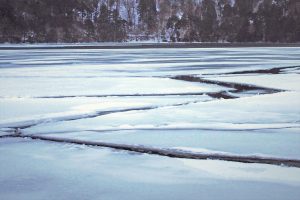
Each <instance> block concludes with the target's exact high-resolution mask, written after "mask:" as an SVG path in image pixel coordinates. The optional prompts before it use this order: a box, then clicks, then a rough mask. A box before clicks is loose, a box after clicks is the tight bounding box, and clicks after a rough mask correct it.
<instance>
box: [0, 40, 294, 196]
mask: <svg viewBox="0 0 300 200" xmlns="http://www.w3.org/2000/svg"><path fill="white" fill-rule="evenodd" d="M28 46H29V47H30V45H28ZM14 47H17V46H14ZM23 47H24V46H23ZM31 47H32V46H31ZM34 47H39V46H38V45H35V46H34ZM43 47H47V45H46V44H45V45H43ZM51 47H55V45H54V46H53V45H52V46H51ZM0 51H1V52H0V136H3V135H8V134H12V133H14V132H15V131H16V129H15V128H19V129H18V131H20V132H21V133H22V134H24V135H26V134H29V135H43V136H55V137H58V138H70V139H84V140H87V141H100V142H110V143H115V144H128V145H141V146H151V147H155V148H168V149H174V150H182V151H189V152H197V153H206V154H216V153H218V154H224V155H242V156H248V155H258V156H262V157H275V158H290V159H300V151H299V149H300V134H299V133H300V101H299V99H300V79H299V77H300V75H299V69H297V68H286V69H283V70H282V71H281V73H280V74H253V73H251V74H230V73H232V72H242V71H251V70H261V69H272V68H277V67H295V66H299V63H300V48H209V49H205V48H199V49H181V48H178V49H151V48H149V49H55V48H53V49H30V48H29V49H26V48H25V49H15V50H0ZM224 73H226V74H224ZM177 75H187V76H196V77H201V78H203V79H207V80H214V81H223V82H230V83H241V84H249V85H256V86H259V87H264V88H274V89H280V90H283V91H280V92H277V93H272V92H271V93H270V92H269V93H268V92H265V93H267V94H265V93H264V92H263V91H260V90H249V91H247V90H245V91H241V92H240V93H238V94H237V93H234V91H235V89H234V88H230V87H224V86H221V85H217V84H208V83H200V82H191V81H189V80H176V79H172V77H174V76H177ZM262 90H263V89H262ZM219 92H228V93H229V94H231V95H233V96H236V97H238V98H235V99H222V98H215V97H214V95H212V94H213V93H215V94H218V93H219ZM261 92H262V93H261ZM0 155H1V156H0V199H22V200H23V199H30V200H31V199H99V198H100V199H199V198H203V199H224V198H225V199H226V198H227V199H297V197H298V196H300V193H299V191H300V190H299V189H300V181H299V180H300V177H299V174H300V171H299V168H294V167H284V166H273V165H262V164H243V163H236V162H225V161H212V160H189V159H177V158H168V157H162V156H155V155H147V154H138V153H134V152H126V151H116V150H113V149H108V148H95V147H88V146H82V145H71V144H62V143H60V144H59V143H54V142H46V141H43V142H42V141H38V140H30V139H25V138H5V137H0ZM62 194H63V195H62Z"/></svg>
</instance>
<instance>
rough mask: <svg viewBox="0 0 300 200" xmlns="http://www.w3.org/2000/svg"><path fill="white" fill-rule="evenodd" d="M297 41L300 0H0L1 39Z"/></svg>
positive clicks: (299, 31)
mask: <svg viewBox="0 0 300 200" xmlns="http://www.w3.org/2000/svg"><path fill="white" fill-rule="evenodd" d="M130 40H137V41H142V40H154V41H167V42H300V0H235V1H234V0H0V42H1V43H3V42H12V43H22V42H30V43H38V42H122V41H130Z"/></svg>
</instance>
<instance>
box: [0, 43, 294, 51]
mask: <svg viewBox="0 0 300 200" xmlns="http://www.w3.org/2000/svg"><path fill="white" fill-rule="evenodd" d="M243 47H245V48H246V47H300V43H49V44H47V43H34V44H27V43H22V44H6V43H3V44H0V50H22V49H24V50H25V49H33V50H34V49H154V48H158V49H166V48H174V49H176V48H243Z"/></svg>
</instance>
